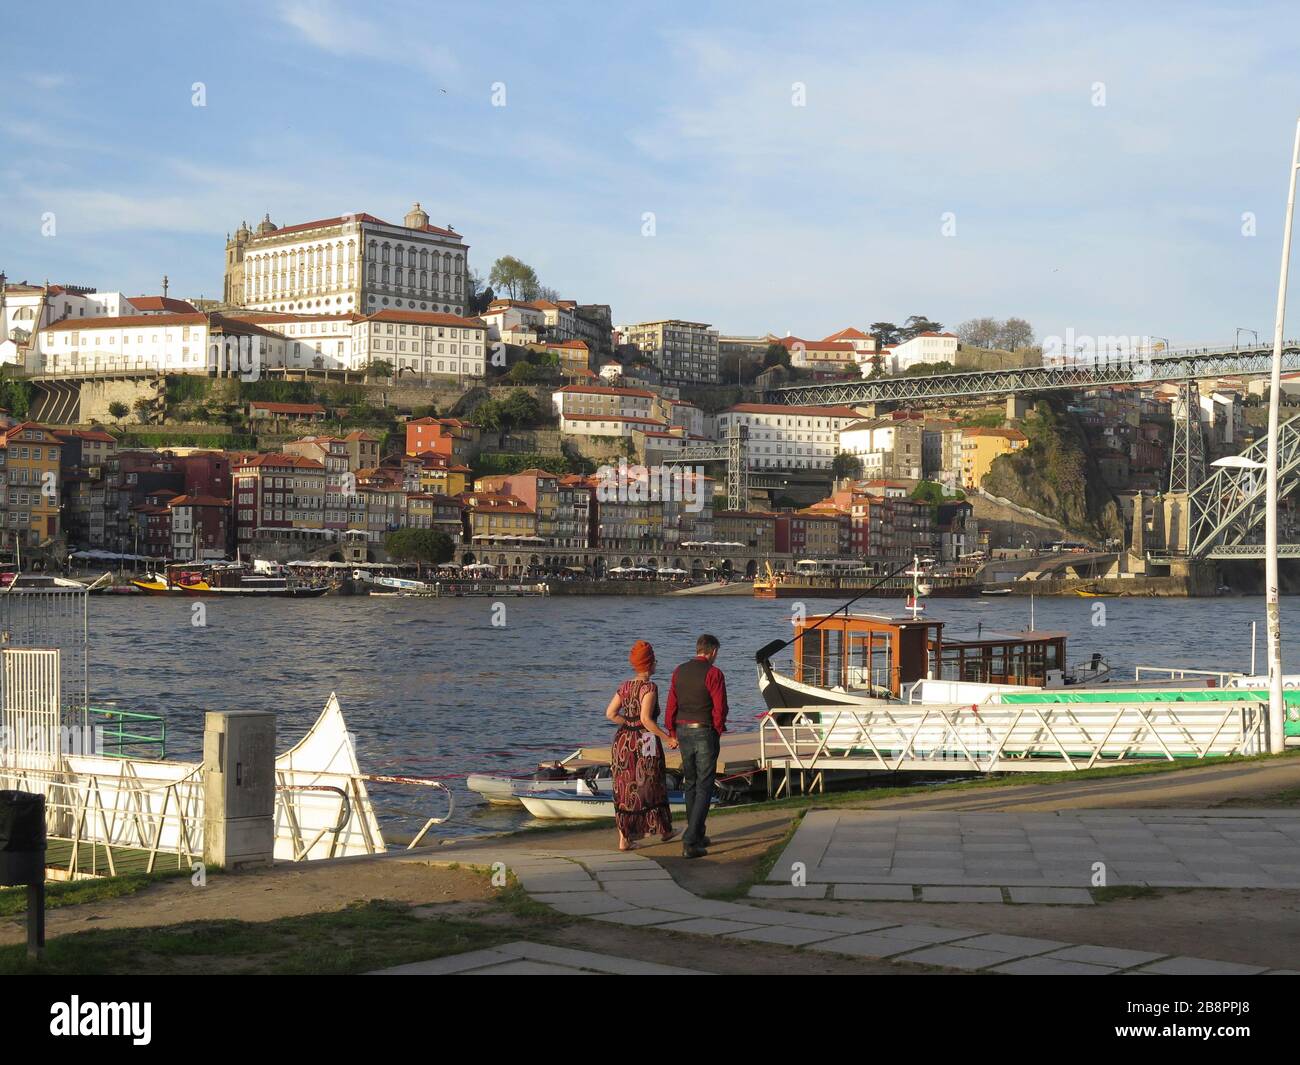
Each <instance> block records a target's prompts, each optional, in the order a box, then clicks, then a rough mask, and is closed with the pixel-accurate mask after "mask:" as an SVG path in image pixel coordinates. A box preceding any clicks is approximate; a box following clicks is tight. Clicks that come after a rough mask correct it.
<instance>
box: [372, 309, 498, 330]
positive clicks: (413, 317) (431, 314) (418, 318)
mask: <svg viewBox="0 0 1300 1065" xmlns="http://www.w3.org/2000/svg"><path fill="white" fill-rule="evenodd" d="M366 319H367V320H368V321H372V322H405V323H406V324H407V325H451V326H460V327H462V328H465V329H486V328H487V326H485V325H484V324H483V321H482V319H479V318H462V317H460V315H458V314H443V313H442V312H441V311H399V310H395V309H390V310H386V311H376V312H375V313H374V314H368V315H366Z"/></svg>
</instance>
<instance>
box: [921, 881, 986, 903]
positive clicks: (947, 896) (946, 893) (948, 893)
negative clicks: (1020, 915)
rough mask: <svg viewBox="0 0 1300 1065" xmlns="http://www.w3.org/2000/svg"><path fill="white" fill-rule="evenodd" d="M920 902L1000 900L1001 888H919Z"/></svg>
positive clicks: (931, 886) (929, 886) (930, 886)
mask: <svg viewBox="0 0 1300 1065" xmlns="http://www.w3.org/2000/svg"><path fill="white" fill-rule="evenodd" d="M921 901H922V902H1001V901H1002V889H1001V888H997V887H935V886H933V885H927V886H926V887H923V888H921Z"/></svg>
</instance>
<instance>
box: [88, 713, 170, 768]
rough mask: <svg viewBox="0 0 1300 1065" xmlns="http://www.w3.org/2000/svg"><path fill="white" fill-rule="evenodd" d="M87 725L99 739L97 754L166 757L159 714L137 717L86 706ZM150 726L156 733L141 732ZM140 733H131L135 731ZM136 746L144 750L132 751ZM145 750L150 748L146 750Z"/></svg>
mask: <svg viewBox="0 0 1300 1065" xmlns="http://www.w3.org/2000/svg"><path fill="white" fill-rule="evenodd" d="M86 717H87V724H89V726H90V727H91V728H92V729H94V730H95V732H96V733H97V738H98V739H100V740H102V742H103V749H102V750H100V751H98V752H97V753H99V754H103V755H105V756H106V757H108V758H158V759H162V758H166V757H167V721H166V719H165V718H164V717H163V716H162V715H161V714H141V713H137V712H136V711H133V710H118V709H116V708H112V707H102V706H88V707H86ZM150 727H153V728H156V730H157V731H156V732H147V731H144V730H145V729H148V728H150ZM137 729H138V730H140V731H135V730H137ZM138 747H143V748H146V750H145V751H139V750H136V748H138ZM148 748H152V750H149V749H148Z"/></svg>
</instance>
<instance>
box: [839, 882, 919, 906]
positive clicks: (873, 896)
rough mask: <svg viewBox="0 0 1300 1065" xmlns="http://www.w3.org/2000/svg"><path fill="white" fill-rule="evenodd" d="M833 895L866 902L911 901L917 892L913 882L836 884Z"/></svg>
mask: <svg viewBox="0 0 1300 1065" xmlns="http://www.w3.org/2000/svg"><path fill="white" fill-rule="evenodd" d="M832 897H833V898H836V899H856V900H861V901H864V902H911V901H913V899H914V898H915V897H916V893H915V891H914V890H913V888H912V885H911V884H836V885H835V888H834V894H833V896H832Z"/></svg>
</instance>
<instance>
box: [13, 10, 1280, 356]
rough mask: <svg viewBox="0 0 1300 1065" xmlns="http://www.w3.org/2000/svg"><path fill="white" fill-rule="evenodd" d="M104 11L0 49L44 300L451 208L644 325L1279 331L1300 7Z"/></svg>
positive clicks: (34, 270) (148, 287) (481, 250)
mask: <svg viewBox="0 0 1300 1065" xmlns="http://www.w3.org/2000/svg"><path fill="white" fill-rule="evenodd" d="M105 10H106V9H104V8H102V7H101V6H100V5H91V4H88V3H82V2H73V3H65V4H62V5H60V7H59V8H58V18H57V21H55V22H53V23H49V24H43V23H42V21H41V20H37V22H36V23H34V24H33V27H32V29H31V31H30V32H29V33H11V32H7V33H5V35H4V37H3V39H0V70H3V71H4V75H3V77H4V85H5V93H4V102H3V104H0V269H3V270H4V271H6V272H7V273H8V275H9V277H10V278H11V279H14V280H21V279H24V278H26V279H29V280H33V281H38V280H43V279H45V278H49V279H50V280H54V281H67V282H71V283H77V284H89V285H95V286H97V287H99V288H104V289H121V290H123V291H126V292H127V293H128V294H136V293H140V292H157V291H158V290H159V285H160V278H161V276H162V275H163V274H164V273H166V274H168V275H169V276H170V278H171V282H172V288H171V291H172V293H173V294H174V295H191V296H198V295H206V296H214V295H219V294H220V290H221V280H222V259H223V250H224V241H225V236H226V234H227V232H229V231H232V230H233V229H235V228H236V227H237V226H238V224H239V222H240V221H241V220H242V219H247V220H248V221H249V222H250V223H252V222H255V221H256V220H257V219H258V218H260V217H261V215H262V213H263V212H266V211H269V212H270V214H271V217H272V218H273V219H274V220H275V221H276V222H279V223H281V224H290V223H294V222H301V221H307V220H310V219H312V218H319V217H327V216H331V215H335V214H341V213H345V212H351V211H368V212H370V213H372V214H376V215H379V216H380V217H383V218H388V219H390V220H395V221H396V220H400V218H401V216H402V214H403V213H404V212H405V210H406V209H407V207H408V206H409V205H410V203H411V202H412V201H413V200H417V199H418V200H419V201H420V202H421V203H422V204H423V205H424V207H425V209H426V210H427V211H428V212H429V214H430V215H431V218H432V221H433V222H434V223H436V224H447V223H451V224H453V225H454V226H455V227H456V228H457V229H458V230H459V231H460V232H462V233H464V234H465V236H466V239H467V240H468V242H469V243H470V245H471V250H470V261H471V265H472V266H474V268H475V269H477V270H478V271H479V272H481V273H484V274H486V272H487V269H488V267H489V266H490V265H491V262H492V260H493V259H495V258H496V257H498V256H500V255H503V254H513V255H516V256H518V257H520V258H522V259H524V260H525V261H526V262H529V263H531V264H532V265H533V266H534V267H535V268H536V269H537V271H538V273H539V275H540V276H541V278H542V280H543V281H544V282H546V283H548V284H550V285H552V286H554V287H555V288H556V289H558V290H559V291H560V292H561V294H562V295H564V296H566V297H568V298H574V299H578V300H581V301H583V302H600V303H609V304H611V305H612V306H613V308H614V315H615V318H616V320H617V321H620V322H630V321H638V320H643V319H647V318H659V317H667V316H672V317H682V318H691V319H696V320H703V321H709V322H712V323H713V324H715V325H716V326H717V327H719V328H720V329H722V330H723V331H724V332H737V333H758V332H763V331H766V330H769V329H770V330H773V331H775V332H779V333H785V332H786V331H790V332H793V333H795V334H797V335H801V336H808V337H820V336H824V335H826V334H828V333H830V332H832V331H833V330H835V329H838V328H841V327H842V326H845V325H858V326H866V325H868V324H869V323H871V322H873V321H878V320H882V319H884V320H892V321H901V320H903V319H904V318H906V317H907V316H908V315H910V314H926V315H929V316H931V317H933V318H936V319H938V320H940V321H942V322H944V323H947V324H950V325H952V324H956V323H957V322H959V321H961V320H962V319H965V318H969V317H973V316H976V315H993V316H997V317H1005V316H1007V315H1020V316H1023V317H1026V318H1028V319H1029V320H1030V322H1032V323H1033V325H1034V326H1035V328H1036V330H1037V332H1038V334H1039V335H1040V336H1045V335H1053V334H1055V335H1061V334H1064V333H1065V331H1066V330H1067V329H1073V330H1074V331H1075V332H1076V334H1081V335H1087V334H1094V335H1095V334H1104V335H1113V334H1139V335H1140V334H1152V335H1159V336H1169V337H1172V338H1173V339H1174V340H1175V341H1176V342H1177V341H1199V340H1205V341H1209V340H1220V339H1231V337H1232V334H1233V331H1234V329H1235V328H1236V327H1237V326H1246V327H1252V328H1255V329H1258V330H1260V332H1261V333H1262V334H1269V333H1271V329H1272V314H1273V300H1274V296H1275V287H1276V275H1277V266H1278V256H1279V252H1280V239H1281V233H1280V227H1281V220H1282V215H1283V209H1284V207H1285V198H1286V180H1287V165H1288V161H1289V154H1290V150H1291V142H1292V137H1293V132H1294V124H1295V120H1296V117H1297V115H1298V114H1300V61H1298V60H1300V55H1298V54H1297V52H1298V51H1300V49H1298V47H1297V43H1296V42H1297V41H1300V12H1297V11H1296V10H1295V9H1294V8H1293V7H1292V8H1288V7H1287V6H1285V5H1276V6H1273V5H1242V4H1232V5H1227V4H1224V5H1209V4H1198V3H1182V4H1176V5H1172V4H1171V5H1163V4H1131V3H1127V4H1114V5H1110V4H1105V3H1102V4H1095V3H1089V4H1086V5H1085V4H1080V5H1070V4H1062V3H1056V4H1041V5H1040V4H1032V3H1029V4H998V5H993V4H983V5H975V4H969V3H967V4H925V3H922V4H916V5H909V6H906V7H903V6H901V5H894V4H889V5H886V4H863V3H853V4H850V3H845V4H822V3H815V2H807V3H802V4H789V3H776V4H768V3H761V2H758V3H690V4H685V3H678V4H662V5H654V6H651V5H640V4H638V5H630V4H629V5H620V4H595V3H593V4H577V3H546V4H541V3H535V4H524V3H518V4H510V3H493V4H491V5H481V4H472V3H464V2H462V3H458V4H456V5H441V4H438V5H432V4H416V3H410V4H406V3H383V2H376V3H371V4H365V5H363V4H355V3H344V2H342V0H283V2H281V0H267V2H262V3H248V4H244V3H228V4H210V3H209V4H205V3H197V4H186V5H163V4H157V5H154V4H141V3H130V2H119V3H117V4H114V5H113V6H112V8H111V11H112V15H111V16H108V15H106V14H105V13H104V12H105ZM7 25H8V28H9V29H10V30H12V29H13V28H14V24H13V21H12V19H11V20H9V21H8V23H7ZM195 82H203V83H204V85H205V87H206V106H204V107H194V106H192V104H191V96H192V90H191V86H192V85H193V84H194V83H195ZM498 82H499V83H504V85H505V91H506V106H504V107H494V106H492V86H493V84H494V83H498ZM796 82H798V83H802V84H803V85H804V86H806V90H805V91H806V106H803V107H796V106H793V104H792V99H793V90H792V87H793V86H794V84H795V83H796ZM1098 83H1100V85H1101V86H1102V89H1101V92H1104V104H1105V105H1104V106H1094V101H1095V100H1097V99H1099V92H1098V89H1097V88H1096V86H1097V85H1098ZM46 212H53V214H54V218H55V223H56V235H54V236H43V235H42V233H41V225H42V216H43V215H44V214H45V213H46ZM646 212H652V213H653V214H654V219H655V233H654V235H653V236H643V235H642V218H643V215H644V214H645V213H646ZM1246 212H1252V213H1253V214H1254V216H1255V219H1256V221H1255V232H1256V235H1255V236H1244V235H1243V233H1242V229H1243V221H1242V216H1243V214H1245V213H1246ZM947 213H951V214H952V215H954V216H955V226H956V232H955V234H954V235H952V236H945V235H943V233H942V224H943V219H944V216H945V214H947ZM1293 288H1294V289H1297V290H1300V278H1297V284H1296V285H1295V286H1293ZM1296 313H1300V304H1298V305H1296ZM1292 325H1293V328H1290V329H1288V333H1290V334H1292V335H1300V321H1296V320H1295V319H1294V317H1293V318H1292Z"/></svg>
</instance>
